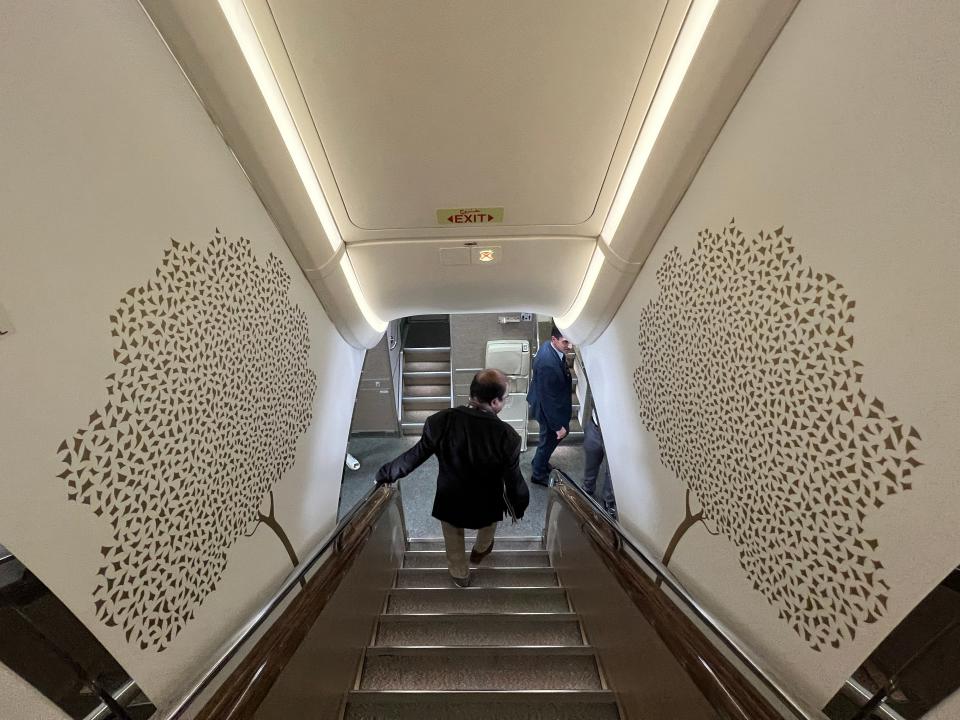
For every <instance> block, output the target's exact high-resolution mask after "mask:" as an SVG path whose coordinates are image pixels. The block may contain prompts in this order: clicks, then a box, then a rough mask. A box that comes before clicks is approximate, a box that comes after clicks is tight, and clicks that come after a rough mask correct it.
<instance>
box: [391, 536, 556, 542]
mask: <svg viewBox="0 0 960 720" xmlns="http://www.w3.org/2000/svg"><path fill="white" fill-rule="evenodd" d="M464 537H465V538H468V537H476V535H464ZM496 540H536V541H538V542H539V541H541V540H543V538H542V537H541V536H539V535H503V536H498V537H497V538H495V541H496ZM442 541H443V538H442V537H415V538H407V542H408V543H412V542H442Z"/></svg>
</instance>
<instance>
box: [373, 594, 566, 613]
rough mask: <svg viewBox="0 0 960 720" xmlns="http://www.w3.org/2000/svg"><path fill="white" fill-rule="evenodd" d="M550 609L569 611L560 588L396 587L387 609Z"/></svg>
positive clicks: (407, 610)
mask: <svg viewBox="0 0 960 720" xmlns="http://www.w3.org/2000/svg"><path fill="white" fill-rule="evenodd" d="M524 612H531V613H549V612H563V613H565V612H570V604H569V602H568V601H567V594H566V591H565V590H563V588H482V587H474V588H456V589H455V590H422V589H417V588H395V589H393V590H391V591H390V594H389V595H388V596H387V613H404V614H406V613H524Z"/></svg>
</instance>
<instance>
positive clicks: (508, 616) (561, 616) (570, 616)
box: [380, 612, 586, 644]
mask: <svg viewBox="0 0 960 720" xmlns="http://www.w3.org/2000/svg"><path fill="white" fill-rule="evenodd" d="M449 618H454V619H457V620H466V619H476V620H491V619H500V620H505V621H507V622H526V621H530V620H532V621H544V622H546V621H549V620H553V621H560V622H579V621H580V616H579V615H577V614H576V613H569V612H528V613H523V612H506V613H497V612H488V613H478V612H466V613H387V614H384V615H381V616H380V622H381V623H384V622H422V621H424V620H446V619H449ZM584 644H586V643H584Z"/></svg>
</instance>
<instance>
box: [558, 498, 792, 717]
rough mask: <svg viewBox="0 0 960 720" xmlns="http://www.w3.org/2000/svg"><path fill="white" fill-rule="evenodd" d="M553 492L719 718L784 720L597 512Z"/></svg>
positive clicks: (583, 501)
mask: <svg viewBox="0 0 960 720" xmlns="http://www.w3.org/2000/svg"><path fill="white" fill-rule="evenodd" d="M554 490H555V491H556V497H557V498H558V499H559V500H561V501H562V502H563V504H564V505H565V506H566V508H567V509H568V510H570V512H572V513H573V514H574V516H575V517H576V518H577V520H578V521H579V522H580V527H581V528H582V529H583V531H584V532H585V533H586V535H587V537H588V538H589V540H590V543H591V545H592V546H593V548H594V550H595V551H596V552H597V554H598V555H599V556H600V558H601V559H602V560H603V562H604V564H605V565H606V566H607V568H608V569H609V570H610V572H611V574H612V575H613V576H614V577H615V578H616V579H617V581H618V582H619V583H620V586H621V587H622V588H623V589H624V591H625V592H626V593H627V595H628V596H629V597H630V599H631V600H632V601H633V603H634V605H636V607H637V608H638V609H639V610H640V612H641V613H642V614H643V615H644V617H645V618H646V619H647V621H648V622H649V623H650V625H651V626H652V627H653V628H654V630H656V632H657V635H659V636H660V638H661V639H662V640H663V642H664V644H665V645H666V647H667V648H668V649H669V650H670V652H671V653H672V654H673V656H674V657H675V658H676V659H677V661H678V662H679V663H680V665H681V666H682V667H683V668H684V670H686V672H687V674H688V675H689V676H690V678H691V680H693V682H694V684H696V686H697V688H698V689H699V690H700V692H701V693H703V695H704V697H705V698H706V699H707V701H708V702H710V703H711V705H712V706H713V707H714V708H716V709H717V710H719V711H720V714H721V716H722V717H727V718H736V719H737V720H782V719H783V714H782V713H781V712H779V711H778V710H777V709H776V708H775V707H774V706H773V705H772V704H771V703H770V701H769V700H768V699H767V698H766V697H765V696H764V695H763V694H762V693H761V692H760V691H759V690H758V689H757V688H756V687H755V686H754V685H753V683H751V682H750V681H749V680H748V679H747V678H746V677H745V676H744V675H743V673H742V672H740V671H739V670H738V669H737V668H736V667H735V666H734V665H733V663H731V662H730V661H729V660H728V659H727V658H726V657H725V656H724V655H723V653H722V652H721V651H720V650H719V648H717V647H716V645H714V644H713V643H712V642H710V640H708V639H707V638H706V637H705V635H704V633H703V631H702V630H701V629H700V628H698V627H697V626H696V625H695V624H694V622H693V621H692V620H691V619H690V618H689V617H688V616H687V615H686V614H685V613H684V612H683V611H682V610H681V609H680V608H679V607H678V606H677V605H676V604H675V603H674V602H672V601H671V600H670V599H669V598H668V597H667V595H666V594H665V593H664V591H663V590H662V589H661V588H659V587H657V585H656V584H655V582H654V581H653V580H652V579H651V578H650V576H649V575H648V574H647V573H646V572H645V571H644V570H643V569H642V568H641V567H640V566H639V565H638V564H637V562H636V560H634V559H633V557H632V556H631V555H629V554H628V553H627V552H625V551H624V549H623V541H622V538H621V536H620V534H619V533H618V532H617V530H616V528H614V527H613V526H612V525H611V524H610V523H609V522H607V521H606V520H605V519H604V518H603V517H602V515H601V513H600V511H599V510H597V508H596V507H594V506H593V505H592V504H591V503H590V502H589V501H588V500H587V499H586V498H585V497H583V495H582V494H581V492H580V491H578V489H576V488H575V487H574V486H573V485H572V484H571V483H569V482H561V483H558V484H557V485H555V486H554Z"/></svg>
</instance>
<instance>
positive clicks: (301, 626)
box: [164, 483, 406, 720]
mask: <svg viewBox="0 0 960 720" xmlns="http://www.w3.org/2000/svg"><path fill="white" fill-rule="evenodd" d="M391 502H395V503H397V504H398V506H399V509H400V524H401V530H402V532H403V535H404V537H406V528H405V527H403V525H404V521H403V503H402V500H401V495H400V487H399V483H394V484H392V485H376V486H374V487H372V488H371V489H370V490H369V491H368V492H367V493H366V495H364V496H363V498H362V499H361V500H360V501H359V502H358V503H357V504H356V505H354V506H353V508H352V509H351V510H350V511H349V512H348V513H347V514H346V515H344V516H343V518H342V519H341V520H340V522H338V523H337V526H336V527H335V528H334V530H333V531H332V532H331V533H330V535H329V536H328V537H327V538H326V540H324V541H323V542H322V543H320V545H319V546H318V547H317V548H316V549H315V550H314V551H313V552H312V553H310V555H309V556H308V559H307V560H306V561H305V562H302V563H301V564H300V565H299V566H298V567H297V568H296V569H295V570H294V571H293V572H292V573H291V574H290V575H288V576H287V579H286V580H284V582H283V585H281V587H280V589H279V590H277V592H276V593H274V595H273V596H272V597H271V598H270V599H269V600H268V601H267V602H266V604H265V605H263V607H261V608H260V609H259V610H258V611H257V612H256V613H255V614H254V615H253V616H252V617H251V618H250V620H248V621H247V623H246V624H245V625H244V626H243V627H242V628H241V629H240V630H239V631H238V632H237V633H236V634H235V635H234V636H233V637H232V638H231V639H230V640H229V641H228V642H227V644H226V645H225V646H224V647H223V649H222V650H221V652H220V655H219V657H218V658H217V660H216V662H214V663H213V664H212V665H211V666H210V667H209V668H207V669H206V670H205V671H204V672H203V673H202V674H201V675H200V677H199V678H198V679H197V680H196V681H195V682H194V684H193V685H192V686H191V687H190V689H189V691H187V693H185V694H184V695H183V696H182V697H181V698H180V699H179V700H178V701H176V703H175V704H174V705H173V706H172V707H170V708H165V714H164V717H165V718H167V719H168V720H177V719H178V718H182V717H184V713H186V712H188V711H190V710H191V705H192V704H193V703H194V702H196V701H197V698H198V697H200V695H201V693H202V692H203V691H204V690H205V689H206V688H207V686H208V685H210V683H211V682H213V680H214V679H215V678H216V677H217V676H218V674H219V673H220V672H222V671H223V669H224V668H225V667H226V666H227V665H228V664H229V663H230V662H231V661H232V660H234V658H235V657H237V656H238V655H239V654H240V650H241V649H243V647H244V645H245V643H247V642H248V641H249V640H250V639H251V637H253V636H254V634H256V633H257V630H258V629H259V628H260V627H261V626H262V625H263V624H264V623H265V622H266V621H267V620H268V619H269V618H270V617H271V616H272V614H273V613H274V612H275V611H276V610H277V609H278V608H279V607H280V605H281V604H282V603H283V602H284V600H285V599H286V598H287V596H288V595H289V594H290V593H291V591H292V590H294V588H296V587H299V586H300V585H301V583H302V582H303V581H304V580H305V578H306V576H307V574H308V573H310V572H311V570H314V569H316V572H315V573H314V574H313V575H312V576H311V578H310V579H309V580H307V581H306V585H305V587H304V589H303V590H301V591H300V592H299V593H298V594H297V595H296V596H295V597H294V598H293V600H292V601H291V602H290V604H289V605H288V606H287V608H286V609H285V610H284V616H287V615H288V614H289V615H291V616H294V617H295V619H296V622H288V623H283V625H284V626H283V627H281V628H279V629H277V628H275V627H272V628H271V629H270V630H268V631H267V632H266V633H265V634H264V635H263V637H261V638H260V640H259V641H258V642H257V643H256V645H255V646H254V647H252V648H250V649H249V650H248V652H246V653H245V655H244V657H243V658H242V659H241V660H240V661H239V664H238V665H237V667H236V669H235V670H234V671H233V672H232V673H231V674H230V676H229V677H228V678H227V679H226V680H224V681H223V683H222V684H221V685H220V687H219V688H218V689H217V691H216V693H215V694H214V695H213V697H212V698H210V699H209V700H208V701H207V702H206V703H205V704H204V706H203V708H202V709H201V710H199V712H196V713H193V714H191V715H190V717H194V718H196V719H197V720H235V719H239V718H249V717H252V716H253V713H254V711H255V709H256V707H257V706H258V705H259V704H260V703H261V702H262V701H263V699H264V698H265V697H266V695H267V693H268V692H269V690H270V688H271V687H272V686H273V683H274V682H275V681H276V679H277V677H278V676H279V675H280V672H281V671H282V669H283V667H284V665H285V664H286V660H287V659H289V656H291V655H292V654H293V652H294V650H295V649H296V648H297V647H298V646H299V645H300V643H301V642H302V641H303V639H304V637H305V636H306V634H307V632H308V631H309V630H310V627H311V626H312V622H310V620H311V619H312V618H316V616H318V615H319V614H320V612H321V611H322V610H323V607H324V606H325V605H326V603H327V601H328V600H329V599H330V596H331V595H332V594H333V592H334V591H335V590H336V587H337V586H338V585H339V584H340V581H341V580H342V579H343V577H344V576H345V575H346V573H347V572H348V570H349V567H350V564H351V563H352V561H353V559H354V558H355V557H356V555H357V553H358V552H359V550H360V549H361V548H362V547H363V545H364V543H365V541H366V539H367V538H368V537H369V536H370V533H371V532H372V529H373V525H374V523H375V522H376V521H377V520H378V519H379V517H380V516H381V514H383V512H384V510H386V508H387V507H388V506H389V505H390V503H391ZM328 553H329V554H328ZM321 559H322V560H323V561H322V562H320V561H321ZM328 566H329V567H330V570H331V572H329V573H327V574H324V569H325V568H327V567H328ZM278 657H279V660H278Z"/></svg>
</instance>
